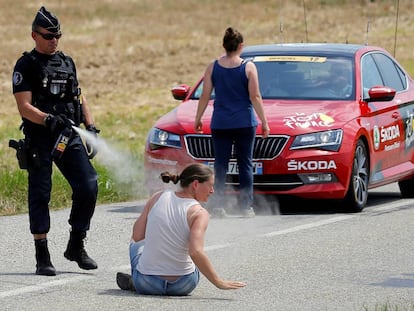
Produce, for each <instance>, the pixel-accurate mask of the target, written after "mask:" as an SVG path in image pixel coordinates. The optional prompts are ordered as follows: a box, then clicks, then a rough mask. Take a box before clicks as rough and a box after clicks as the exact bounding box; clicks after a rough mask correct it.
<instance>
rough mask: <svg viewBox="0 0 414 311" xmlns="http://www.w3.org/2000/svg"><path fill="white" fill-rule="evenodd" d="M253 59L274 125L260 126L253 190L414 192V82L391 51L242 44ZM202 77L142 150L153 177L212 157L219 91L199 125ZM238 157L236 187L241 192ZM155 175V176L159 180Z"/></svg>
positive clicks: (351, 201)
mask: <svg viewBox="0 0 414 311" xmlns="http://www.w3.org/2000/svg"><path fill="white" fill-rule="evenodd" d="M242 58H244V59H246V60H249V61H252V62H254V63H255V64H256V67H257V70H258V74H259V83H260V89H261V93H262V97H263V104H264V109H265V113H266V115H267V118H268V121H269V125H270V128H271V131H270V135H269V137H268V138H266V139H264V138H263V137H262V133H261V126H258V127H257V133H256V140H255V144H254V155H253V158H254V192H255V194H258V195H276V196H284V195H289V196H296V197H301V198H322V199H338V200H340V201H341V202H343V203H345V207H346V208H347V209H348V210H349V211H361V210H362V209H363V208H364V206H365V205H366V202H367V197H368V190H369V189H371V188H375V187H379V186H382V185H385V184H389V183H392V182H398V184H399V187H400V191H401V195H402V197H413V196H414V191H413V189H414V179H413V178H414V164H413V160H414V142H413V141H414V135H413V129H414V124H413V115H414V85H413V80H412V78H411V77H410V76H409V74H408V73H407V72H406V71H405V70H404V69H403V68H402V66H401V65H400V64H399V63H398V62H397V61H396V60H395V59H394V58H393V57H392V56H391V55H390V54H389V53H388V52H387V51H385V50H384V49H382V48H378V47H373V46H363V45H351V44H281V45H279V44H275V45H257V46H249V47H245V48H244V50H243V53H242ZM202 85H203V80H202V79H200V80H199V81H198V82H197V83H196V84H195V86H194V87H193V88H190V87H189V86H187V85H179V86H176V87H174V88H173V89H172V94H173V96H174V98H175V99H177V100H180V101H181V103H180V104H179V105H178V107H177V108H175V109H174V110H172V111H171V112H169V113H167V114H166V115H164V116H162V117H161V118H160V119H159V120H158V121H157V122H156V123H155V124H154V127H153V128H152V129H151V130H150V132H149V135H148V139H147V143H146V148H145V168H146V181H147V182H146V184H147V186H148V190H149V191H154V190H156V189H157V187H158V186H159V184H160V182H159V181H158V176H159V173H160V172H161V171H164V170H169V171H175V172H179V171H180V170H181V169H182V168H183V167H184V166H185V165H187V164H188V163H191V162H201V163H205V164H207V165H211V166H213V165H214V150H213V145H212V140H211V133H210V131H209V124H210V118H211V115H212V110H213V102H214V93H213V95H212V98H211V101H210V103H209V106H208V108H207V110H206V112H205V114H204V116H203V119H202V122H203V124H204V133H203V134H199V133H196V132H195V131H194V118H195V114H196V110H197V104H198V100H199V99H200V95H201V92H202ZM236 152H237V150H233V157H232V160H231V162H230V164H229V168H228V173H227V185H228V187H229V191H237V187H238V174H237V173H238V171H237V164H236V162H235V157H234V154H235V153H236ZM155 179H156V180H157V181H156V182H154V180H155Z"/></svg>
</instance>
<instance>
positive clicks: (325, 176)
mask: <svg viewBox="0 0 414 311" xmlns="http://www.w3.org/2000/svg"><path fill="white" fill-rule="evenodd" d="M299 178H300V179H301V180H302V182H303V183H304V184H321V183H329V182H335V181H336V177H335V175H334V174H332V173H318V174H299Z"/></svg>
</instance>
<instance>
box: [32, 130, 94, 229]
mask: <svg viewBox="0 0 414 311" xmlns="http://www.w3.org/2000/svg"><path fill="white" fill-rule="evenodd" d="M30 144H31V148H32V149H34V150H35V154H37V157H38V164H37V165H32V166H30V167H29V169H28V181H29V189H28V202H29V218H30V231H31V233H32V234H43V233H48V232H49V229H50V215H49V201H50V197H51V190H52V167H53V160H52V156H51V150H52V148H53V141H51V139H50V138H49V137H47V138H46V137H44V138H42V137H38V136H35V137H30ZM54 162H55V164H56V166H57V167H58V168H59V170H60V171H61V173H62V175H63V176H64V177H65V178H66V180H67V181H68V182H69V185H70V187H71V189H72V209H71V212H70V216H69V221H68V222H69V224H70V225H71V227H72V229H73V230H77V231H87V230H89V227H90V222H91V218H92V216H93V213H94V211H95V204H96V199H97V195H98V184H97V173H96V171H95V169H94V167H93V166H92V164H91V162H90V160H89V158H88V156H87V153H86V150H85V147H84V146H83V144H82V141H81V139H80V137H79V135H77V134H76V136H74V137H73V139H72V140H71V142H70V143H69V145H68V146H67V147H66V150H65V152H64V153H63V155H62V157H61V158H60V159H55V160H54Z"/></svg>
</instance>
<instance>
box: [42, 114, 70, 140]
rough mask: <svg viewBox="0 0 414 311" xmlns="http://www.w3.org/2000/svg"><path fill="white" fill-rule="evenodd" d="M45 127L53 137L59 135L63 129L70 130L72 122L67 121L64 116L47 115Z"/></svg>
mask: <svg viewBox="0 0 414 311" xmlns="http://www.w3.org/2000/svg"><path fill="white" fill-rule="evenodd" d="M44 122H45V126H46V127H47V128H48V129H49V130H50V132H51V133H52V134H54V135H59V134H60V133H61V132H62V131H63V129H64V128H72V124H73V122H72V121H71V120H69V119H68V118H67V117H66V116H65V115H61V114H60V115H56V116H55V115H53V114H48V115H47V117H46V118H45V121H44Z"/></svg>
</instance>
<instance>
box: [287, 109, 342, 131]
mask: <svg viewBox="0 0 414 311" xmlns="http://www.w3.org/2000/svg"><path fill="white" fill-rule="evenodd" d="M283 122H284V124H285V125H286V126H288V127H290V128H292V129H294V128H308V127H330V126H332V125H333V123H334V122H335V120H334V119H333V118H332V117H331V116H328V115H326V114H324V113H319V112H316V113H312V114H310V115H309V114H305V113H300V112H297V113H296V114H294V115H292V116H287V117H285V118H284V119H283Z"/></svg>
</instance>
